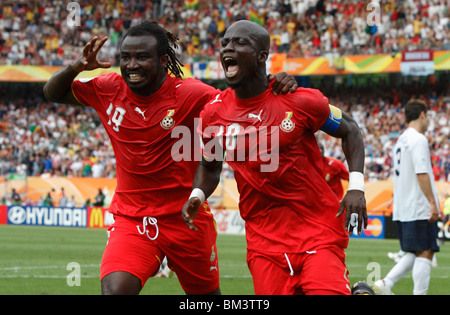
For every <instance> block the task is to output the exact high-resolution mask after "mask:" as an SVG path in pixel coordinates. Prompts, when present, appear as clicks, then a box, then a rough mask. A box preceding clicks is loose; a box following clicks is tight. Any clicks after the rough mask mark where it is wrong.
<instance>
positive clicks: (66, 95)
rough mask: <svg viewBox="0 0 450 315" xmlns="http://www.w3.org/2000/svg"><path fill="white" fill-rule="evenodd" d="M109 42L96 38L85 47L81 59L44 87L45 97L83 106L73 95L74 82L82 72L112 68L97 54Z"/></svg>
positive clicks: (53, 77) (60, 71)
mask: <svg viewBox="0 0 450 315" xmlns="http://www.w3.org/2000/svg"><path fill="white" fill-rule="evenodd" d="M107 40H108V38H107V37H104V38H103V39H101V40H100V41H98V37H97V36H95V37H94V38H93V39H92V40H91V41H90V42H89V43H87V44H86V46H84V48H83V54H82V55H81V56H80V57H78V58H77V59H76V60H75V61H74V62H72V63H71V64H69V65H67V66H65V67H64V68H62V69H60V70H58V71H56V72H55V73H54V74H53V75H52V77H51V78H50V79H49V80H48V82H47V83H46V84H45V86H44V95H45V97H46V98H47V99H48V100H49V101H52V102H57V103H64V104H74V105H81V104H80V103H79V102H78V101H77V99H76V98H75V96H74V95H73V92H72V88H71V86H72V82H73V80H74V79H75V78H76V77H77V75H78V74H79V73H80V72H82V71H85V70H94V69H97V68H109V67H111V63H110V62H101V61H98V60H97V54H98V52H99V51H100V48H101V47H102V46H103V44H104V43H105V42H106V41H107ZM97 41H98V43H97Z"/></svg>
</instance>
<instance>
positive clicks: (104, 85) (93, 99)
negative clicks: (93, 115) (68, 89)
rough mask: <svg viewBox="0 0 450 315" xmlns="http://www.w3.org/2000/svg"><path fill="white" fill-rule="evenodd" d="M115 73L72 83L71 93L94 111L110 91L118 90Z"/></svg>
mask: <svg viewBox="0 0 450 315" xmlns="http://www.w3.org/2000/svg"><path fill="white" fill-rule="evenodd" d="M117 77H120V76H119V75H118V74H117V73H109V74H105V75H101V76H98V77H94V78H89V79H78V80H75V81H73V83H72V92H73V95H74V96H75V98H76V99H77V100H78V102H80V103H81V104H83V105H84V106H88V107H92V108H94V109H96V110H98V109H99V107H101V104H102V101H101V99H102V98H103V96H104V95H105V94H107V93H109V92H110V91H111V90H115V91H117V90H118V88H119V87H118V86H117V84H118V83H117V80H116V78H117Z"/></svg>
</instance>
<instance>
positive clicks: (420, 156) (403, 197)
mask: <svg viewBox="0 0 450 315" xmlns="http://www.w3.org/2000/svg"><path fill="white" fill-rule="evenodd" d="M393 153H394V155H393V156H394V211H393V218H392V219H393V220H394V221H402V222H409V221H417V220H428V219H429V218H430V216H431V212H430V203H429V202H428V199H427V198H426V196H425V194H424V193H423V191H422V189H421V188H420V185H419V181H418V179H417V174H425V173H427V174H428V175H429V176H430V181H431V187H432V190H433V194H434V198H435V200H436V201H437V200H438V198H437V190H436V185H435V183H434V176H433V170H432V167H431V158H430V150H429V148H428V140H427V138H426V137H425V136H424V135H423V134H421V133H419V132H418V131H417V130H415V129H414V128H407V129H406V130H405V132H404V133H403V134H402V135H401V136H400V137H399V138H398V140H397V143H396V145H395V147H394V152H393Z"/></svg>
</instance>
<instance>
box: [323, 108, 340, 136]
mask: <svg viewBox="0 0 450 315" xmlns="http://www.w3.org/2000/svg"><path fill="white" fill-rule="evenodd" d="M329 106H330V116H329V117H328V119H327V121H326V122H325V123H324V124H323V125H322V127H320V130H322V131H324V132H326V133H327V134H329V135H334V134H335V133H336V132H337V130H338V129H339V126H340V125H341V121H342V112H341V110H340V109H339V108H337V107H335V106H333V105H329Z"/></svg>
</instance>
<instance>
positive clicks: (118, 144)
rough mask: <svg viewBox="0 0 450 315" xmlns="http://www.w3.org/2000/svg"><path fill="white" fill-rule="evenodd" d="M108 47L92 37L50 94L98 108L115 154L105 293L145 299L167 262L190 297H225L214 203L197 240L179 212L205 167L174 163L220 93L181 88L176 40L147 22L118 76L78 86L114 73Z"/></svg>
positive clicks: (130, 39)
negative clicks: (180, 135)
mask: <svg viewBox="0 0 450 315" xmlns="http://www.w3.org/2000/svg"><path fill="white" fill-rule="evenodd" d="M106 40H107V38H106V37H105V38H103V39H101V40H98V38H97V37H94V38H93V39H92V40H91V41H90V42H89V43H88V44H87V45H86V46H85V47H84V50H83V55H82V56H80V57H79V58H78V59H76V60H75V61H74V62H73V63H72V64H70V65H68V66H66V67H64V68H62V69H61V70H59V71H57V72H56V73H55V74H54V75H53V76H52V77H51V78H50V80H49V81H48V82H47V84H46V85H45V87H44V93H45V95H46V97H47V98H48V99H49V100H51V101H54V102H60V103H68V104H75V105H83V106H86V107H92V108H93V109H95V110H96V112H97V113H98V115H99V117H100V119H101V121H102V124H103V126H104V127H105V130H106V131H107V133H108V135H109V137H110V139H111V144H112V147H113V149H114V154H115V158H116V165H117V187H116V190H115V193H114V197H113V200H112V202H111V205H110V208H109V211H110V212H111V213H113V214H114V219H115V222H114V224H113V225H112V226H111V228H110V229H109V230H108V235H109V237H108V243H107V246H106V248H105V252H104V254H103V258H102V263H101V268H100V273H101V286H102V293H103V294H138V293H139V292H140V290H141V289H142V287H143V286H144V284H145V282H146V281H147V279H148V278H149V277H151V276H154V275H155V274H156V273H157V272H158V270H159V267H160V264H161V262H162V261H163V259H164V257H167V259H168V264H169V266H170V267H171V269H172V270H173V271H175V272H176V274H177V278H178V279H179V281H180V284H181V286H182V288H183V290H184V291H185V292H186V293H189V294H220V287H219V267H218V257H217V247H216V236H217V232H216V228H215V222H214V218H213V215H212V214H211V212H210V209H209V206H208V204H207V203H204V204H203V205H202V207H201V211H200V214H199V224H200V226H201V227H200V228H199V231H200V233H195V232H193V231H189V229H188V228H187V227H186V225H185V224H184V221H183V219H182V217H181V215H180V213H179V211H180V208H181V207H182V206H183V203H184V201H185V200H186V198H188V197H189V194H190V192H191V183H192V180H193V177H194V174H195V170H196V167H197V164H198V162H195V159H193V158H192V159H185V160H181V161H175V159H174V156H172V152H171V149H172V146H173V145H174V144H175V142H176V141H178V139H177V138H176V137H172V130H173V129H174V128H176V127H177V126H184V127H188V128H189V129H190V130H192V135H193V134H194V132H193V131H194V127H193V126H194V118H195V117H198V115H199V113H200V111H201V110H202V108H203V106H204V104H205V103H206V101H207V100H208V99H209V98H211V97H212V96H213V95H215V94H217V92H218V90H216V89H215V88H212V87H210V86H208V85H206V84H204V83H202V82H201V81H198V80H193V79H186V80H182V79H181V76H182V71H181V63H180V62H179V60H178V59H177V57H176V55H175V52H174V49H173V47H176V46H177V38H176V37H175V36H173V34H171V33H170V32H167V31H166V30H164V29H163V28H161V27H160V26H159V25H158V24H157V23H155V22H148V21H147V22H144V23H142V24H140V25H137V26H134V27H132V28H131V29H130V30H129V31H128V32H127V34H126V36H125V37H124V39H123V40H122V43H121V46H120V49H121V51H120V70H121V75H118V74H116V73H110V74H105V75H100V76H98V77H95V78H92V79H79V80H74V79H75V78H76V76H77V75H78V74H79V73H80V72H82V71H86V70H94V69H96V68H108V67H110V66H111V64H110V63H109V62H101V61H98V60H97V54H98V51H99V50H100V48H101V47H102V46H103V44H104V43H105V41H106ZM172 46H173V47H172ZM169 72H170V73H171V74H172V75H169V74H168V73H169ZM281 77H283V76H281ZM284 79H286V76H284ZM284 79H279V80H278V78H277V80H278V81H277V83H281V84H280V85H279V86H280V89H279V91H281V92H283V91H285V92H287V91H288V90H289V87H290V86H291V85H292V84H294V83H292V81H290V80H289V78H287V80H284ZM291 79H292V77H291ZM292 80H293V79H292ZM294 82H295V81H294ZM294 86H295V84H294Z"/></svg>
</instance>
